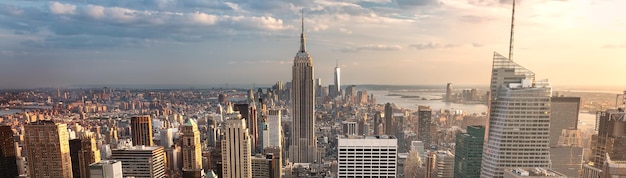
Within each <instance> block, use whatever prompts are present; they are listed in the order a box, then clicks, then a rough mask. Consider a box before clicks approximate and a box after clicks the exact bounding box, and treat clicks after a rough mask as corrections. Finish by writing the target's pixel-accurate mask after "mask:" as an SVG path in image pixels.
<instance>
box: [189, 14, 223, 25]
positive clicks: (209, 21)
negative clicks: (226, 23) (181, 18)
mask: <svg viewBox="0 0 626 178" xmlns="http://www.w3.org/2000/svg"><path fill="white" fill-rule="evenodd" d="M188 17H189V20H190V22H191V23H195V24H201V25H214V24H215V23H217V20H218V17H217V16H215V15H210V14H206V13H201V12H195V13H191V14H188Z"/></svg>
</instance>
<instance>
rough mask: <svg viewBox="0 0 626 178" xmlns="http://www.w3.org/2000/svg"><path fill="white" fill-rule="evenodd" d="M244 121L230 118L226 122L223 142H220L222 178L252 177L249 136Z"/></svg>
mask: <svg viewBox="0 0 626 178" xmlns="http://www.w3.org/2000/svg"><path fill="white" fill-rule="evenodd" d="M247 128H248V127H246V120H244V119H241V117H231V118H230V119H228V120H226V129H225V130H224V140H222V177H223V178H250V177H252V161H251V160H252V158H251V157H252V154H251V151H252V150H251V148H250V141H251V140H250V135H248V129H247Z"/></svg>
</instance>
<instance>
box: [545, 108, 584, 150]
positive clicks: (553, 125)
mask: <svg viewBox="0 0 626 178" xmlns="http://www.w3.org/2000/svg"><path fill="white" fill-rule="evenodd" d="M550 107H551V111H550V146H552V147H554V146H557V145H558V144H559V137H560V136H561V132H562V131H563V129H567V130H577V129H578V113H579V112H580V109H579V108H580V97H560V96H554V97H552V98H551V99H550Z"/></svg>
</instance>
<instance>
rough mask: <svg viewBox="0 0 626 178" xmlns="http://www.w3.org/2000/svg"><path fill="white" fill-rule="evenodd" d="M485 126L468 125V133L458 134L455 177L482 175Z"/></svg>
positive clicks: (455, 153) (468, 177)
mask: <svg viewBox="0 0 626 178" xmlns="http://www.w3.org/2000/svg"><path fill="white" fill-rule="evenodd" d="M484 137H485V127H483V126H467V132H466V133H459V134H457V135H456V146H455V149H454V160H455V161H454V177H455V178H465V177H467V178H471V177H480V163H481V160H482V156H483V141H484V139H485V138H484Z"/></svg>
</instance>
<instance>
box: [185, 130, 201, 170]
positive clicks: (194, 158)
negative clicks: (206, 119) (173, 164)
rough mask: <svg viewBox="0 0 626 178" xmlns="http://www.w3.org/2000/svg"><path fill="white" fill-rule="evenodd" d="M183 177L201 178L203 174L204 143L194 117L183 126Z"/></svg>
mask: <svg viewBox="0 0 626 178" xmlns="http://www.w3.org/2000/svg"><path fill="white" fill-rule="evenodd" d="M182 133H183V135H182V142H183V144H182V146H181V147H182V156H183V177H185V178H200V176H201V175H202V145H201V143H200V130H198V124H196V122H195V121H194V120H193V119H187V121H186V122H185V124H184V125H183V126H182Z"/></svg>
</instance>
